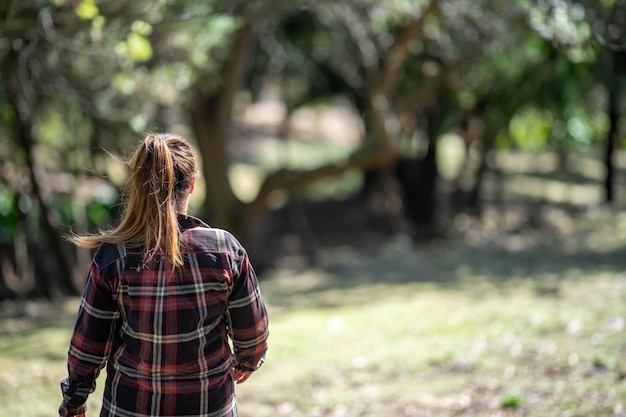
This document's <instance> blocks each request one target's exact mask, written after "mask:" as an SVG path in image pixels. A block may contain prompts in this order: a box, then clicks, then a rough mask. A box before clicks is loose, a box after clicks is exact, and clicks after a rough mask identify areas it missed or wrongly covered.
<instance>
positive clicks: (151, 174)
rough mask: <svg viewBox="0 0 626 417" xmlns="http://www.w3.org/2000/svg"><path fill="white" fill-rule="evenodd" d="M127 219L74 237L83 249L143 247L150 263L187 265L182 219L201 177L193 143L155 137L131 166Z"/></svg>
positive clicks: (140, 149)
mask: <svg viewBox="0 0 626 417" xmlns="http://www.w3.org/2000/svg"><path fill="white" fill-rule="evenodd" d="M128 167H129V169H130V176H129V178H128V181H127V183H126V187H125V191H124V201H123V214H122V220H121V222H120V224H119V226H117V227H116V228H114V229H112V230H110V231H100V232H99V233H97V234H93V235H83V236H79V235H71V236H70V237H69V238H68V239H69V240H70V241H71V242H73V243H75V244H76V245H78V246H81V247H86V248H96V247H98V246H99V245H100V244H102V243H111V244H116V245H126V246H127V247H132V248H143V250H144V264H147V263H149V262H151V261H152V260H153V259H154V257H155V256H156V255H160V256H163V258H164V260H165V262H167V264H168V265H169V266H170V267H171V268H172V270H173V269H175V268H177V267H181V266H182V265H183V258H182V254H181V250H180V245H179V227H178V219H177V216H178V214H179V213H181V212H183V211H184V210H185V208H186V207H185V205H186V198H187V196H188V193H189V191H190V187H191V184H192V183H193V179H194V178H195V172H196V166H195V158H194V155H193V152H192V150H191V146H190V145H189V143H188V142H187V141H186V140H184V139H183V138H180V137H178V136H173V135H167V134H149V135H147V136H146V137H145V139H144V140H143V142H142V143H141V144H140V145H139V147H138V148H137V149H136V150H135V152H134V153H133V155H132V156H131V158H130V161H129V163H128Z"/></svg>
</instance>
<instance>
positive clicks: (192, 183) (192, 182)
mask: <svg viewBox="0 0 626 417" xmlns="http://www.w3.org/2000/svg"><path fill="white" fill-rule="evenodd" d="M194 188H196V179H195V178H193V179H192V180H191V186H190V187H189V194H191V193H193V190H194Z"/></svg>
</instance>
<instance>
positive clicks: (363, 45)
mask: <svg viewBox="0 0 626 417" xmlns="http://www.w3.org/2000/svg"><path fill="white" fill-rule="evenodd" d="M622 9H623V7H622V5H621V2H612V1H602V2H595V1H594V2H592V1H587V0H545V1H540V2H530V1H528V0H516V1H510V2H502V1H497V0H478V1H476V0H455V1H451V0H431V1H426V0H420V1H406V0H393V1H384V2H383V1H378V0H358V1H349V2H333V1H326V0H324V1H316V2H313V1H297V0H283V1H271V2H270V1H256V2H249V1H237V2H226V1H222V0H210V1H200V0H192V1H183V0H160V1H147V0H138V1H133V2H126V1H122V0H113V1H107V2H99V1H94V0H80V1H69V0H30V1H7V2H4V3H2V4H1V5H0V19H2V21H3V22H4V23H5V24H3V25H0V60H1V62H2V64H1V65H0V76H1V78H2V80H3V81H2V82H1V83H0V137H1V138H3V139H2V141H3V143H2V145H3V146H1V147H0V164H1V169H0V176H1V179H2V184H3V189H2V193H5V194H6V193H10V194H11V197H10V198H9V197H6V196H4V194H3V197H2V199H3V203H2V211H1V215H2V217H1V222H2V223H1V224H2V226H1V227H2V228H3V229H2V230H3V232H2V233H3V235H4V236H13V234H14V233H15V230H19V229H20V227H19V226H18V225H14V224H13V223H15V222H17V223H21V222H30V223H29V224H30V225H31V226H30V227H34V228H38V227H44V226H41V223H42V222H43V223H45V222H44V220H45V219H47V218H55V217H56V218H57V219H61V220H62V223H61V224H60V225H58V224H57V225H53V226H54V227H57V228H58V229H59V230H58V233H57V234H59V233H61V232H62V231H64V230H66V227H67V226H72V227H76V228H78V229H82V228H85V227H90V226H93V225H92V224H91V223H90V221H93V222H99V221H110V219H111V216H110V215H106V214H105V213H108V212H109V210H111V207H112V206H115V204H117V203H118V201H117V198H113V199H107V203H106V204H110V205H109V207H105V206H103V204H105V203H103V202H102V201H98V199H97V193H98V192H101V191H102V190H104V189H106V190H111V189H115V188H116V187H117V186H119V185H120V183H121V181H122V180H123V173H122V171H121V170H120V169H119V164H115V163H111V154H113V155H124V154H125V153H126V152H128V150H129V149H131V148H132V147H133V146H134V145H135V144H136V142H137V139H138V136H140V135H141V133H142V132H145V131H152V130H173V131H175V132H177V133H182V134H183V135H185V136H188V137H190V138H192V139H195V140H196V141H197V142H198V143H197V144H198V145H206V147H205V148H203V147H202V146H199V147H200V148H201V149H202V152H203V155H201V157H202V158H203V159H204V160H208V159H209V157H210V156H211V155H215V154H219V156H220V159H227V161H226V162H225V163H224V166H225V167H224V168H223V169H222V167H221V166H218V169H217V170H216V171H215V172H211V175H210V176H209V175H208V174H209V173H208V172H205V174H207V175H205V178H213V177H217V178H218V180H219V179H221V178H229V170H230V168H229V167H232V164H233V163H239V162H241V161H242V160H245V159H246V158H248V155H247V154H248V153H250V151H249V149H251V148H252V147H253V146H254V144H252V141H249V142H244V141H239V142H238V143H242V142H243V143H246V146H238V145H237V146H236V145H234V144H233V143H234V142H233V141H232V140H231V139H232V136H229V135H231V134H232V132H233V131H238V130H234V129H231V127H232V126H230V125H231V124H232V123H231V122H232V120H231V119H232V118H231V117H230V116H231V113H232V115H233V116H235V117H234V118H235V119H237V120H239V117H240V116H241V114H243V113H244V112H245V110H246V108H247V106H248V105H250V104H257V103H259V102H263V101H264V100H267V99H268V97H270V98H271V99H272V100H277V101H279V102H280V103H281V105H283V107H284V108H285V109H286V113H285V117H284V120H282V121H279V122H277V123H278V124H279V125H277V126H272V129H274V130H272V131H271V132H270V134H271V135H273V136H275V137H277V138H278V139H281V137H282V136H283V134H284V132H283V131H282V128H283V127H284V126H286V125H288V122H289V117H290V116H291V115H292V114H294V112H295V111H297V110H298V109H300V108H302V107H305V106H315V105H319V104H320V103H322V104H324V105H336V103H338V102H340V103H342V105H344V106H346V107H348V108H350V110H351V111H353V112H355V113H356V114H357V115H358V117H360V118H361V119H362V124H363V126H364V128H365V131H364V134H363V136H364V137H363V138H362V142H361V144H360V148H359V149H357V150H354V149H350V152H351V153H349V154H346V153H345V148H344V147H343V145H342V144H340V143H322V144H321V145H320V146H317V145H313V146H312V147H311V148H310V150H307V151H306V152H308V153H309V154H310V155H308V157H307V158H303V159H302V160H293V161H287V162H288V163H286V164H284V165H283V166H276V167H273V168H275V171H274V172H268V171H263V170H258V169H257V170H256V172H262V175H263V176H264V178H261V179H260V180H259V181H256V182H255V183H258V184H259V185H258V189H257V190H256V191H257V192H258V194H257V198H256V199H255V197H254V191H252V192H250V193H248V194H251V195H253V197H249V198H248V199H247V200H250V201H251V202H252V203H255V202H256V203H258V202H259V201H260V204H263V205H264V206H266V207H265V208H267V204H266V200H267V198H266V197H267V196H266V195H265V194H264V193H263V192H262V191H265V189H264V188H263V186H264V184H270V185H272V184H274V183H275V182H273V181H272V180H275V179H276V177H274V176H273V175H274V174H275V173H280V172H286V171H299V172H300V174H303V173H307V172H309V173H312V175H311V178H314V179H315V181H314V182H318V183H319V184H321V185H319V186H317V190H315V189H314V191H313V192H307V193H305V195H307V196H316V198H328V197H334V196H336V195H338V194H345V191H344V190H354V188H355V184H356V185H357V186H359V185H362V184H365V181H360V180H355V178H356V177H355V176H354V175H352V173H351V174H350V175H347V176H345V178H347V181H346V183H349V184H348V186H344V185H335V186H333V187H326V186H325V183H324V182H320V179H319V178H324V179H327V178H328V177H329V176H333V175H331V174H332V173H335V174H334V175H336V176H343V175H344V174H345V173H344V172H339V171H340V170H337V169H332V166H333V165H334V166H335V167H337V166H348V165H349V164H350V163H352V162H354V160H355V159H356V157H355V155H356V156H357V157H358V156H362V155H363V154H367V153H372V154H375V155H376V153H378V156H380V155H382V154H383V153H384V152H383V151H384V149H385V146H387V147H390V148H393V150H394V151H397V152H398V153H399V154H402V155H403V156H408V157H411V158H416V159H420V158H425V157H426V155H427V153H428V150H429V149H431V150H433V149H434V148H436V146H437V144H438V143H439V139H440V138H441V137H444V136H445V135H451V134H453V135H458V136H460V137H462V138H464V140H465V141H466V144H467V152H466V154H467V155H465V156H466V157H467V159H468V161H469V160H470V158H471V154H472V152H476V150H479V151H480V152H482V153H481V155H482V156H481V158H482V159H483V165H485V164H484V160H485V158H486V157H487V154H488V153H489V151H490V150H491V149H492V148H495V149H497V150H506V149H521V150H532V151H536V152H542V151H552V150H558V151H560V152H563V153H566V152H571V151H575V150H594V151H595V150H597V149H598V148H599V147H601V146H604V143H605V142H606V135H607V134H608V133H609V131H610V129H609V127H610V125H611V124H613V125H615V124H616V121H615V120H611V119H610V117H609V115H608V114H607V110H606V109H605V108H606V105H607V96H608V89H609V87H607V84H606V80H607V79H608V78H609V77H607V69H606V68H607V65H608V64H607V62H608V59H609V57H610V54H611V53H614V52H615V51H619V50H620V48H622V46H623V44H624V39H623V35H622V34H621V32H620V31H615V30H614V29H615V28H616V27H619V22H620V21H621V20H620V19H622V18H623V14H624V12H623V10H622ZM422 18H423V20H422ZM247 24H250V25H251V26H252V31H253V32H252V39H253V41H252V46H251V48H250V50H249V53H246V54H245V55H244V56H243V58H242V59H244V60H246V62H244V64H243V67H244V68H245V76H244V78H243V82H242V83H239V82H238V80H235V81H234V84H233V88H230V86H228V87H229V88H225V83H228V82H233V80H231V79H230V78H229V77H230V76H231V75H232V74H231V73H230V72H229V68H230V67H229V66H228V65H229V63H230V62H231V61H232V59H233V56H231V54H233V51H234V48H233V42H234V39H237V36H238V34H239V31H240V29H241V28H245V27H246V25H247ZM412 28H413V29H415V30H414V31H411V29H412ZM622 49H623V48H622ZM618 75H619V74H617V75H616V76H618ZM616 85H620V84H619V83H617V84H616ZM226 94H230V96H229V97H227V99H225V98H224V95H226ZM218 99H219V100H218ZM220 100H221V101H220ZM216 103H219V104H216ZM211 105H212V106H213V107H211ZM203 106H206V107H203ZM379 107H380V109H382V110H380V109H379ZM621 108H622V109H623V105H622V107H621ZM373 110H376V111H375V112H373ZM379 110H380V111H379ZM377 112H379V113H377ZM373 113H376V116H380V119H381V120H382V123H381V122H380V120H378V121H377V119H376V117H374V116H373ZM216 114H220V115H221V114H226V115H227V118H228V120H227V121H228V122H229V123H227V124H228V126H223V129H221V130H220V129H216V131H215V132H214V133H215V134H216V136H219V137H218V138H207V137H206V136H203V135H202V134H201V133H199V132H198V129H197V126H196V125H195V124H194V121H193V119H194V118H195V119H196V120H197V119H200V120H205V121H206V120H208V121H209V122H207V123H208V124H209V125H210V124H211V123H213V126H215V124H216V122H215V120H214V119H215V118H216V117H217V116H216ZM470 125H471V126H472V128H473V127H475V126H478V129H475V130H472V129H471V128H470ZM470 131H471V132H470ZM20 132H22V133H20ZM23 132H28V135H26V136H28V137H26V136H24V133H23ZM220 132H221V133H220ZM262 134H265V133H263V132H261V133H259V132H256V131H255V132H254V135H255V136H259V135H262ZM220 135H221V136H220ZM222 136H223V137H222ZM470 136H471V137H470ZM25 138H26V139H28V140H26V139H25ZM213 140H214V141H215V142H211V141H213ZM281 140H282V139H281ZM313 140H316V139H313ZM209 142H210V143H211V144H212V145H211V146H214V144H215V143H219V146H216V148H222V147H223V148H224V149H226V150H227V151H228V152H224V156H223V158H221V153H220V152H217V150H216V149H208V147H209V145H207V144H208V143H209ZM284 142H285V143H287V142H289V140H288V139H287V140H285V141H284ZM318 142H319V141H318ZM247 145H249V146H247ZM290 146H291V147H297V146H299V142H297V141H292V142H291V144H289V145H286V147H290ZM321 147H326V148H327V149H329V150H328V151H318V149H320V148H321ZM331 148H332V149H331ZM307 149H309V148H307ZM381 149H382V150H381ZM218 150H219V149H218ZM214 151H215V152H214ZM433 152H434V150H433ZM337 154H341V155H343V160H342V161H337V159H335V158H336V155H337ZM385 156H386V155H383V157H385ZM267 159H268V157H267V156H265V155H255V156H254V158H252V159H250V158H248V159H247V161H246V162H250V161H252V163H253V164H255V165H257V167H254V168H258V166H259V165H261V164H262V163H263V161H264V160H267ZM609 159H610V158H608V159H607V161H608V160H609ZM282 161H285V160H282ZM209 165H210V166H211V167H214V166H216V165H219V164H214V163H213V164H209ZM424 165H425V164H422V165H421V166H424ZM466 165H467V166H470V167H471V161H469V162H468V163H467V164H466ZM476 165H478V166H479V168H477V172H476V173H472V175H465V174H467V172H462V173H461V174H460V175H461V177H459V178H456V179H454V178H453V179H452V180H458V181H461V180H466V179H467V178H474V179H475V183H477V184H479V182H480V181H481V178H482V176H481V175H480V174H479V172H478V171H480V166H481V165H480V164H476ZM325 167H331V168H330V169H328V170H327V171H324V168H325ZM435 168H436V166H435ZM359 169H361V167H359ZM369 169H372V168H371V167H370V168H369ZM320 172H321V173H322V174H323V173H325V172H330V173H331V174H325V175H326V176H324V175H321V174H320V175H319V178H318V174H319V173H320ZM352 172H354V170H353V171H352ZM432 172H433V173H434V174H436V169H435V170H433V171H432ZM30 173H34V174H33V175H30ZM414 174H415V173H414ZM421 174H423V172H421ZM415 176H416V177H417V176H419V175H417V174H415ZM422 176H423V175H422ZM84 177H88V178H90V177H99V178H105V180H106V181H109V182H110V183H111V184H110V185H109V187H95V186H94V187H89V186H87V187H83V188H82V189H85V188H86V189H87V190H88V191H90V192H85V193H82V192H80V190H81V187H80V185H79V184H80V183H81V181H82V179H83V178H84ZM296 177H297V176H296V175H292V178H296ZM37 178H40V180H39V182H40V184H36V182H37V181H38V180H37ZM420 178H421V177H420ZM432 178H433V179H432V182H435V181H437V175H432ZM43 179H46V180H43ZM264 180H267V181H266V182H264ZM422 180H423V179H422ZM423 181H425V180H423ZM299 184H300V183H299ZM301 184H303V185H298V187H302V189H304V188H308V187H310V183H309V182H308V181H301ZM206 185H207V186H206V187H204V188H203V187H199V189H204V190H207V191H206V192H207V194H208V193H209V192H210V191H211V190H212V189H211V188H210V186H211V184H209V183H207V184H206ZM431 185H432V184H431ZM228 187H230V188H232V183H227V187H226V188H227V189H226V190H225V191H223V192H222V194H229V191H231V190H229V189H228ZM290 187H291V185H289V184H285V185H283V186H282V188H280V187H278V188H280V189H279V190H278V191H279V192H285V190H287V189H289V190H291V188H290ZM295 188H297V187H295ZM324 188H333V189H332V190H330V192H327V190H324ZM302 189H300V190H299V191H302ZM309 189H310V188H309ZM408 189H420V190H421V189H435V187H434V185H433V186H432V187H430V188H429V187H426V186H424V184H422V185H421V186H419V187H418V186H415V187H408ZM405 191H406V190H405ZM106 192H107V193H111V191H106ZM112 193H113V194H115V196H116V197H117V194H116V193H115V192H112ZM7 195H8V194H7ZM22 195H26V196H27V197H24V198H28V199H29V201H32V202H34V203H35V204H33V206H34V207H36V206H38V205H40V206H41V207H38V208H37V207H36V208H35V209H34V210H33V211H32V212H28V213H22V212H20V211H19V210H18V209H17V208H16V207H17V206H16V203H15V202H18V201H19V200H20V198H22V197H21V196H22ZM233 195H234V196H235V197H237V196H236V193H233ZM301 195H302V193H301ZM66 199H69V200H66ZM426 199H431V200H434V198H433V197H432V196H431V197H427V196H423V195H422V196H420V198H418V200H420V201H424V200H426ZM200 200H202V199H200ZM227 200H229V199H228V198H226V197H224V198H221V199H220V198H216V196H209V197H208V198H207V199H206V201H200V203H199V204H198V206H197V207H198V209H199V211H202V212H210V211H211V210H209V209H207V206H212V205H217V204H219V203H220V202H223V201H227ZM234 200H237V199H236V198H234ZM255 200H257V201H255ZM60 201H63V202H64V203H62V204H60V203H59V202H60ZM250 201H245V202H244V201H235V203H237V204H233V205H232V206H228V207H226V210H225V212H226V213H228V215H229V216H230V217H232V218H229V219H228V220H229V222H230V223H231V224H232V225H235V226H239V225H247V224H248V223H249V222H248V219H246V218H243V216H244V215H245V213H247V212H246V211H245V210H241V209H240V207H241V206H244V205H245V204H247V203H248V202H250ZM10 206H11V207H13V208H8V207H10ZM47 206H49V209H50V210H51V211H52V212H54V213H55V215H54V216H51V215H48V213H47V208H46V207H47ZM203 208H204V210H203ZM37 210H39V211H41V212H42V213H43V217H37V215H36V213H37V212H36V211H37ZM249 212H254V210H252V209H251V210H249ZM5 213H6V214H5ZM20 213H21V214H20ZM29 217H30V219H28V218H29ZM257 217H258V218H261V217H262V216H257ZM85 218H88V219H89V220H90V221H85ZM226 225H227V224H226ZM241 227H243V226H241ZM21 229H25V228H21ZM251 229H256V228H255V227H251ZM48 233H53V232H48ZM9 239H10V238H9Z"/></svg>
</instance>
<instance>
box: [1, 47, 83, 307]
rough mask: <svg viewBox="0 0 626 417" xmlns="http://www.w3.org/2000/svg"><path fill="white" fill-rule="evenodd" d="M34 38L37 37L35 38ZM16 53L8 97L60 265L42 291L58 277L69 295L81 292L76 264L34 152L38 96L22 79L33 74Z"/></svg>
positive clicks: (46, 236)
mask: <svg viewBox="0 0 626 417" xmlns="http://www.w3.org/2000/svg"><path fill="white" fill-rule="evenodd" d="M32 42H35V41H34V40H32ZM16 54H17V52H13V53H11V54H10V56H9V59H8V60H7V63H8V65H7V66H8V68H9V74H8V75H9V77H10V82H9V88H10V90H9V97H8V99H9V102H10V105H11V106H12V108H13V111H14V114H15V119H14V121H13V128H14V129H13V131H14V136H15V139H16V142H17V146H18V147H20V148H21V149H22V150H23V153H24V157H25V162H26V168H27V170H28V175H29V179H30V183H31V191H32V194H33V196H34V198H35V200H36V202H37V205H38V206H39V211H40V213H39V220H40V225H39V226H40V227H41V229H42V231H43V236H44V239H45V243H46V247H47V250H49V251H50V254H51V255H52V256H53V259H55V260H56V265H55V266H56V267H58V270H57V271H49V270H46V272H47V274H46V276H42V277H41V280H39V282H41V283H42V284H41V285H46V286H47V288H43V292H44V293H46V294H47V295H50V294H52V291H51V287H50V284H51V282H53V281H56V283H57V284H59V285H60V286H61V290H62V291H63V292H64V293H67V294H69V295H78V294H79V291H78V289H77V288H76V286H75V285H74V273H75V271H74V268H72V265H71V263H70V261H69V257H68V255H67V253H66V252H65V251H64V250H63V247H64V246H65V242H64V241H63V239H62V238H61V231H60V228H59V225H58V222H57V220H56V218H55V213H54V211H53V210H52V208H51V207H50V206H49V204H48V199H47V197H46V192H45V190H44V189H43V187H42V186H41V182H40V179H39V175H40V171H41V169H40V168H39V164H38V162H37V160H36V157H35V154H34V148H35V140H34V138H33V136H32V132H33V121H32V114H33V107H34V103H33V101H34V100H35V98H33V97H32V96H31V97H30V100H29V98H28V97H27V96H26V93H25V92H24V91H25V88H26V87H25V86H24V84H23V83H24V82H26V80H28V79H29V76H30V74H27V73H24V72H27V70H24V69H23V68H22V69H18V67H17V60H18V59H19V58H18V56H16ZM18 71H22V74H20V75H21V76H20V75H18ZM30 91H31V92H33V91H34V90H33V89H32V88H31V89H30ZM36 94H37V93H36V92H33V93H32V95H34V96H35V97H36ZM31 255H32V254H31ZM55 273H56V275H57V277H56V278H57V279H56V280H55V279H54V278H53V277H51V276H50V275H49V274H55ZM38 278H39V277H38ZM42 280H43V281H42Z"/></svg>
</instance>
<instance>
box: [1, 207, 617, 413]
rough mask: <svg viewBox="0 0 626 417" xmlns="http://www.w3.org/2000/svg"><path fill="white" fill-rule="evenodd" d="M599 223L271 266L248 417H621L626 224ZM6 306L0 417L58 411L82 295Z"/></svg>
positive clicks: (246, 401)
mask: <svg viewBox="0 0 626 417" xmlns="http://www.w3.org/2000/svg"><path fill="white" fill-rule="evenodd" d="M590 219H591V216H583V217H581V218H579V219H576V222H575V223H574V226H572V227H571V228H570V229H568V231H567V233H565V234H561V235H559V236H551V235H549V234H546V233H545V232H541V233H539V235H540V236H541V238H537V236H536V234H533V233H534V232H532V231H530V232H528V233H524V234H522V235H519V234H513V233H508V234H506V235H502V236H495V235H494V236H484V229H481V230H482V231H479V232H477V233H476V234H475V235H474V236H473V237H469V235H465V237H466V239H465V240H462V239H461V238H457V237H455V238H452V239H451V240H449V241H445V242H437V243H432V244H429V245H427V246H418V247H414V246H413V245H412V243H411V242H410V241H408V240H406V239H403V238H396V239H391V240H389V241H388V242H386V243H384V244H382V245H381V246H380V247H378V248H376V249H375V250H370V251H357V250H354V249H352V248H349V247H338V248H337V247H336V248H327V249H326V250H325V251H324V253H322V256H321V259H322V261H321V264H320V266H319V267H317V268H309V269H276V270H274V271H269V272H267V273H266V274H265V275H264V276H263V280H262V290H263V293H264V297H265V299H266V301H267V303H268V307H269V311H270V319H271V337H270V351H269V353H268V356H267V361H266V364H265V365H264V366H263V367H262V368H261V370H259V371H258V373H257V374H255V375H254V376H253V377H252V378H251V379H250V380H248V381H247V382H246V383H245V384H242V385H240V386H238V399H239V404H240V414H241V415H242V416H250V417H252V416H254V417H265V416H267V417H269V416H272V417H276V416H291V417H298V416H311V417H313V416H324V417H330V416H372V417H373V416H391V417H404V416H419V417H422V416H442V417H444V416H481V417H483V416H533V417H542V416H544V417H555V416H563V417H566V416H569V417H574V416H580V417H583V416H585V417H586V416H596V417H599V416H606V417H609V416H625V415H626V275H625V274H624V269H625V267H626V256H625V254H624V251H625V250H626V246H625V243H626V215H622V214H619V213H603V214H601V215H598V216H595V218H594V219H593V220H590ZM481 233H482V234H481ZM516 239H517V240H516ZM520 240H521V241H523V242H524V244H523V245H521V244H519V241H520ZM2 308H3V314H4V316H5V318H3V319H2V320H1V321H0V330H1V333H0V410H1V413H0V414H1V415H2V416H19V417H39V416H41V417H44V416H46V417H49V416H53V415H56V414H55V413H56V409H57V406H58V404H59V401H60V396H59V389H58V382H59V380H60V379H61V378H62V377H63V376H64V373H65V362H64V361H65V353H66V350H67V343H68V338H69V336H70V328H71V326H72V324H73V315H74V312H75V310H76V308H77V300H75V299H72V300H67V301H65V302H58V303H37V304H28V305H15V304H6V303H5V304H4V305H3V306H2ZM11 309H20V310H23V311H24V312H25V315H24V316H23V317H22V318H10V316H14V315H13V314H11V311H10V310H11ZM103 377H104V376H101V381H100V384H99V389H98V391H97V392H96V393H95V394H93V395H92V398H90V401H89V406H90V412H89V413H88V415H92V416H96V415H98V411H99V407H100V402H101V399H100V397H101V389H102V386H103V385H104V384H103Z"/></svg>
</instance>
